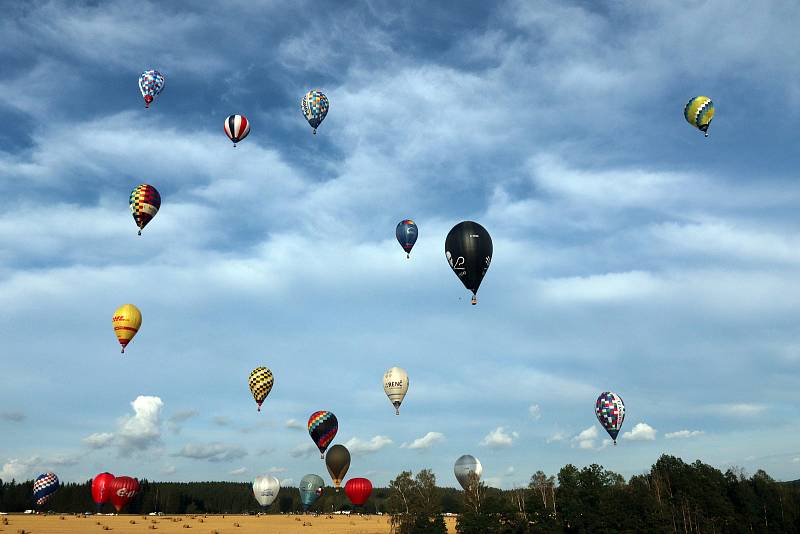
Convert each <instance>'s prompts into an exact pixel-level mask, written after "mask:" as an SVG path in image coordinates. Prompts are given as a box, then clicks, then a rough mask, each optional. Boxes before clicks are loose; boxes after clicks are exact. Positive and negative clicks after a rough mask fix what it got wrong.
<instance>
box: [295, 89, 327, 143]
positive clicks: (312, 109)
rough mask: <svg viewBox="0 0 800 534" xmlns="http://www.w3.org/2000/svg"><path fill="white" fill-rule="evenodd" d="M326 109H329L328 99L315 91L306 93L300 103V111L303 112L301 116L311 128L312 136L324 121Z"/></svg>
mask: <svg viewBox="0 0 800 534" xmlns="http://www.w3.org/2000/svg"><path fill="white" fill-rule="evenodd" d="M328 108H330V102H328V97H327V96H325V95H324V94H322V92H321V91H317V90H316V89H312V90H311V91H309V92H307V93H306V95H305V96H304V97H303V100H301V101H300V109H301V110H303V115H305V117H306V120H307V121H308V124H309V125H310V126H311V128H313V130H314V134H316V133H317V128H319V125H320V124H321V123H322V121H323V120H325V115H327V114H328Z"/></svg>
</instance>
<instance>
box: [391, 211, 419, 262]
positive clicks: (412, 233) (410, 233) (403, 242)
mask: <svg viewBox="0 0 800 534" xmlns="http://www.w3.org/2000/svg"><path fill="white" fill-rule="evenodd" d="M394 235H395V237H397V241H398V243H400V246H401V247H403V250H405V251H406V257H410V256H409V253H410V252H411V249H412V248H414V243H416V242H417V236H418V235H419V229H418V228H417V225H416V224H414V221H412V220H411V219H405V220H403V221H400V222H399V223H397V228H395V229H394Z"/></svg>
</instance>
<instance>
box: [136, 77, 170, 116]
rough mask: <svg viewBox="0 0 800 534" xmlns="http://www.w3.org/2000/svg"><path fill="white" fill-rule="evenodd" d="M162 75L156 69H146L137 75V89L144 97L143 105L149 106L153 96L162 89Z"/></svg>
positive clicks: (158, 93)
mask: <svg viewBox="0 0 800 534" xmlns="http://www.w3.org/2000/svg"><path fill="white" fill-rule="evenodd" d="M164 81H165V80H164V75H163V74H161V73H160V72H158V71H157V70H146V71H144V72H143V73H142V75H141V76H139V91H141V93H142V98H144V107H146V108H149V107H150V103H151V102H152V101H153V99H154V98H155V97H157V96H158V95H160V94H161V91H163V90H164Z"/></svg>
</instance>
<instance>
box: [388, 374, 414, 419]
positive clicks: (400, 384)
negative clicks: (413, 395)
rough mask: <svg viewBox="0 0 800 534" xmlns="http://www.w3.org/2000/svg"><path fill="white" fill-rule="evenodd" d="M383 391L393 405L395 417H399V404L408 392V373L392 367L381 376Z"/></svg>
mask: <svg viewBox="0 0 800 534" xmlns="http://www.w3.org/2000/svg"><path fill="white" fill-rule="evenodd" d="M383 391H384V392H385V393H386V396H387V397H389V400H390V401H391V402H392V404H393V405H394V410H395V415H400V404H401V403H402V402H403V397H405V396H406V392H408V373H406V371H405V369H401V368H400V367H392V368H391V369H389V370H388V371H386V373H384V375H383Z"/></svg>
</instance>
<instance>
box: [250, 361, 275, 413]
mask: <svg viewBox="0 0 800 534" xmlns="http://www.w3.org/2000/svg"><path fill="white" fill-rule="evenodd" d="M274 382H275V378H274V377H273V376H272V371H270V370H269V369H267V368H266V367H256V368H255V369H253V371H252V372H251V373H250V378H249V379H248V383H249V385H250V392H251V393H252V394H253V398H254V399H255V401H256V403H257V404H258V411H259V412H260V411H261V404H262V403H263V402H264V399H266V398H267V395H269V392H270V391H272V385H273V383H274Z"/></svg>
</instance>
